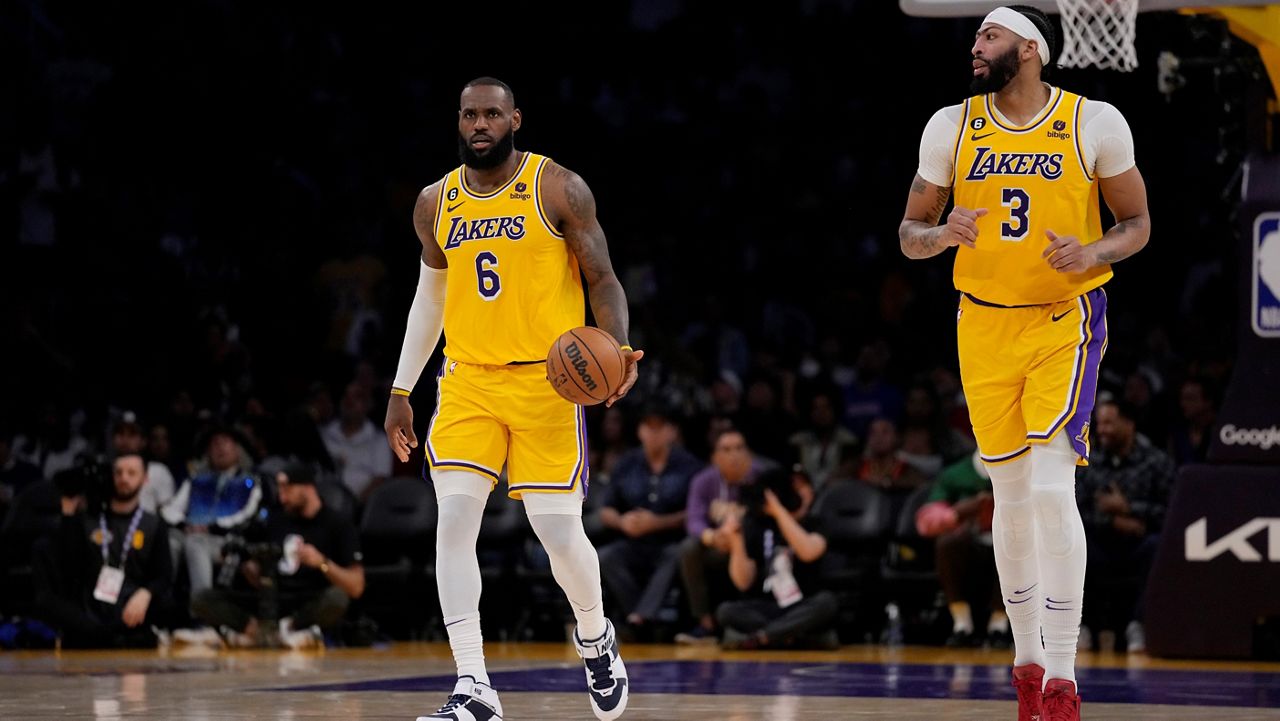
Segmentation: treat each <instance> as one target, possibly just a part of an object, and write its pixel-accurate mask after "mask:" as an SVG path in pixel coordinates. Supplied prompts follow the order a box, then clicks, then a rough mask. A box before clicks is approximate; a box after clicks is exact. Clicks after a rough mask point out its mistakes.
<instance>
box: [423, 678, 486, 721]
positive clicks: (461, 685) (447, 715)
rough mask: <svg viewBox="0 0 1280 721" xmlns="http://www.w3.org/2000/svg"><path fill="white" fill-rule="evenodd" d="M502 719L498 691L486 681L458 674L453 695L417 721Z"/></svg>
mask: <svg viewBox="0 0 1280 721" xmlns="http://www.w3.org/2000/svg"><path fill="white" fill-rule="evenodd" d="M441 719H443V720H444V721H502V702H501V701H499V700H498V692H497V691H494V690H493V687H492V686H490V685H489V684H487V683H483V682H481V681H477V680H475V679H474V678H472V677H471V676H459V677H458V683H456V684H454V686H453V695H451V696H449V700H448V701H445V702H444V705H443V706H441V707H440V708H439V710H437V711H436V712H435V713H433V714H431V715H430V716H419V717H418V719H417V721H441Z"/></svg>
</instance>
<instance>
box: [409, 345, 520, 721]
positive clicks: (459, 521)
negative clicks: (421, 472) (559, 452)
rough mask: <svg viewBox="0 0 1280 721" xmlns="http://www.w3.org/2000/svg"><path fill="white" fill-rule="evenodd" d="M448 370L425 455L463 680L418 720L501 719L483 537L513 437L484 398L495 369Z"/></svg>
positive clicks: (447, 612)
mask: <svg viewBox="0 0 1280 721" xmlns="http://www.w3.org/2000/svg"><path fill="white" fill-rule="evenodd" d="M445 367H446V368H447V369H448V371H447V372H444V369H442V375H441V377H440V380H439V396H438V398H437V403H436V412H435V414H434V415H433V416H432V418H431V423H430V425H429V427H428V430H427V442H426V448H425V450H426V454H427V463H428V465H429V467H430V469H431V480H432V483H433V485H434V486H435V492H436V502H437V506H438V508H439V512H438V513H439V515H438V521H437V525H436V586H437V589H438V592H439V594H440V610H441V613H442V615H443V616H444V624H445V631H446V633H448V635H449V646H450V648H451V650H452V651H453V658H454V662H455V663H456V664H457V667H458V682H457V684H456V685H455V686H454V692H453V694H451V695H450V696H449V699H448V700H447V701H446V702H445V704H444V705H443V706H442V707H441V708H440V709H439V710H438V711H436V712H435V713H434V714H431V715H429V716H421V717H419V719H456V718H458V711H459V710H465V711H466V712H467V713H470V714H471V715H472V716H475V717H476V718H486V719H501V718H502V704H501V703H500V702H499V701H498V695H497V693H496V692H495V691H494V690H493V688H492V686H490V685H489V674H488V671H487V669H486V668H485V663H484V639H483V637H482V635H481V633H480V563H479V560H478V559H477V558H476V539H477V538H478V536H479V534H480V522H481V520H482V519H483V518H484V507H485V502H486V501H487V500H488V497H489V493H490V492H491V491H492V490H493V486H494V484H495V483H496V482H497V477H498V469H501V468H502V465H503V462H504V460H505V457H506V448H507V433H506V430H505V428H504V427H503V426H502V424H501V423H499V422H498V421H497V419H496V418H494V417H493V415H492V413H491V410H490V408H491V407H492V405H493V400H492V399H491V398H489V397H488V394H486V392H485V375H486V374H487V373H490V372H491V371H487V370H486V369H484V368H480V367H476V366H465V365H462V364H456V363H450V362H449V361H447V360H446V366H445Z"/></svg>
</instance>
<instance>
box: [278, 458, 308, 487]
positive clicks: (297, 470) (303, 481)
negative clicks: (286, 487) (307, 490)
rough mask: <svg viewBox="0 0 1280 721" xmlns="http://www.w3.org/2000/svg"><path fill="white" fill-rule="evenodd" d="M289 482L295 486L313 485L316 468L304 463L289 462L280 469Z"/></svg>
mask: <svg viewBox="0 0 1280 721" xmlns="http://www.w3.org/2000/svg"><path fill="white" fill-rule="evenodd" d="M280 472H281V473H283V474H284V477H285V478H286V479H288V482H289V483H290V484H293V485H295V486H314V485H315V484H316V469H315V468H313V467H312V466H311V465H309V464H306V463H290V464H288V465H286V466H285V467H284V468H281V469H280Z"/></svg>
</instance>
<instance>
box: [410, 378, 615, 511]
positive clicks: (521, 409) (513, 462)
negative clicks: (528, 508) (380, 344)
mask: <svg viewBox="0 0 1280 721" xmlns="http://www.w3.org/2000/svg"><path fill="white" fill-rule="evenodd" d="M546 374H547V369H546V366H545V365H544V364H542V363H530V364H521V365H505V366H486V365H469V364H466V363H459V362H457V361H452V360H449V359H448V358H446V359H445V360H444V364H443V365H442V366H441V368H440V375H439V376H438V386H437V388H438V390H437V396H436V412H435V414H434V415H432V417H431V424H430V426H429V427H428V428H427V453H426V456H427V464H428V466H429V467H430V468H431V469H432V470H434V469H440V470H460V471H470V472H473V473H477V474H479V475H482V476H486V477H488V478H489V479H490V480H491V481H492V482H493V485H497V483H498V478H499V475H500V474H501V472H502V467H503V466H504V465H505V466H506V468H507V484H508V485H507V495H508V496H510V497H511V498H515V499H519V498H520V497H521V495H522V494H524V493H572V492H575V491H577V490H578V484H579V483H581V484H583V487H582V491H583V493H584V494H585V492H586V483H587V478H588V475H589V474H590V467H589V464H588V463H587V428H586V418H585V416H584V414H583V411H582V407H581V406H578V405H575V404H573V403H570V402H569V401H566V400H565V399H563V398H561V397H560V396H559V394H557V393H556V392H555V389H553V388H552V387H551V384H550V383H548V382H547V378H546ZM491 488H492V486H491Z"/></svg>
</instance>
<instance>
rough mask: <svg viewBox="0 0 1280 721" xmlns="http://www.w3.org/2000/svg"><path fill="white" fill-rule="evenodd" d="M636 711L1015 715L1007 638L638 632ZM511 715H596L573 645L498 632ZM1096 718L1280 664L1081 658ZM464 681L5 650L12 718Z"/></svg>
mask: <svg viewBox="0 0 1280 721" xmlns="http://www.w3.org/2000/svg"><path fill="white" fill-rule="evenodd" d="M623 653H624V658H625V659H626V661H627V665H628V670H629V671H630V672H631V679H632V684H633V688H634V692H633V694H632V696H631V703H630V706H629V709H628V712H627V714H626V715H625V716H624V717H623V718H624V719H635V720H639V719H664V720H666V719H696V720H697V721H711V720H712V719H715V720H717V721H719V720H728V721H739V720H741V721H746V720H747V719H771V720H776V721H791V720H793V719H796V720H799V719H805V720H809V719H813V720H815V721H816V720H817V719H822V720H823V721H828V720H830V719H895V720H899V719H901V720H914V719H919V720H921V721H925V720H929V721H934V720H949V719H972V720H974V721H977V720H979V719H981V720H983V721H986V720H988V719H1013V718H1014V715H1015V714H1014V706H1013V701H1012V698H1013V694H1012V689H1011V688H1010V687H1009V684H1008V666H1007V664H1008V660H1009V655H1008V653H1007V652H985V651H955V650H947V649H936V648H913V647H908V648H899V649H888V648H882V647H874V646H850V647H846V648H845V649H842V650H841V651H836V652H775V653H745V652H739V653H723V652H720V651H718V650H716V649H714V648H680V647H673V646H644V645H631V646H628V647H624V649H623ZM488 660H489V667H490V671H491V676H492V677H493V681H494V685H495V686H496V687H497V688H498V690H499V692H500V693H501V694H502V702H503V705H504V707H505V711H506V718H508V719H513V720H514V719H539V720H542V719H593V718H594V716H592V714H591V711H590V709H589V707H588V705H587V699H586V694H585V693H584V692H583V689H584V687H585V681H584V678H583V672H582V669H581V666H580V664H579V662H578V659H577V656H576V655H575V654H574V653H573V651H572V650H571V649H570V648H569V647H568V646H567V645H560V644H491V645H489V647H488ZM1080 681H1081V686H1082V690H1083V694H1084V698H1085V706H1084V710H1085V714H1084V718H1086V719H1090V720H1091V721H1092V720H1102V719H1116V720H1121V719H1123V720H1125V721H1128V720H1129V719H1161V720H1166V719H1168V720H1175V721H1184V720H1185V721H1192V720H1194V721H1242V720H1244V719H1280V710H1278V709H1280V664H1261V663H1225V662H1219V663H1211V662H1190V661H1161V660H1156V659H1148V658H1145V657H1133V658H1128V657H1125V656H1114V655H1109V654H1102V655H1084V656H1082V658H1081V676H1080ZM452 685H453V664H452V661H451V660H450V658H449V648H448V646H447V645H445V644H396V645H393V646H390V647H385V648H375V649H336V650H335V649H331V650H328V651H315V652H276V651H235V652H229V651H222V652H217V651H210V650H204V649H193V648H183V649H174V650H172V651H169V652H164V651H151V652H64V653H60V654H56V653H53V652H17V653H0V719H22V720H24V721H25V720H27V719H31V720H33V721H34V720H37V719H70V718H75V719H93V720H94V721H123V720H124V719H147V720H151V719H166V720H167V719H182V720H184V721H224V720H229V719H275V720H280V721H303V720H307V721H310V720H320V719H388V720H390V719H400V720H405V719H409V720H411V719H413V718H414V717H415V716H417V715H418V714H420V713H426V712H428V711H429V710H432V709H434V708H435V707H436V706H438V705H439V704H440V703H441V702H442V701H443V700H444V697H445V696H446V695H447V692H448V690H449V689H451V688H452Z"/></svg>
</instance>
